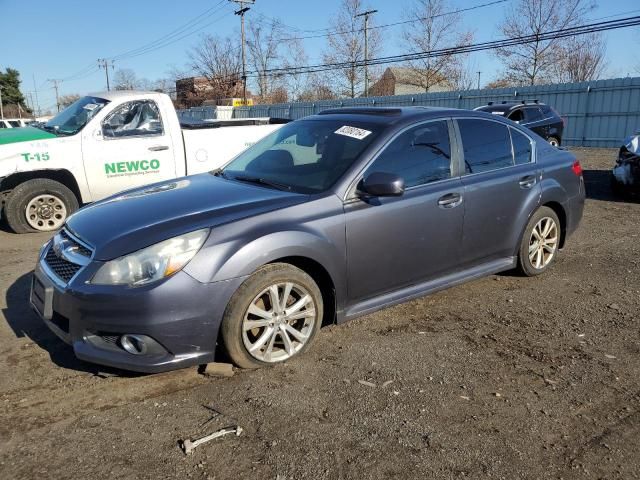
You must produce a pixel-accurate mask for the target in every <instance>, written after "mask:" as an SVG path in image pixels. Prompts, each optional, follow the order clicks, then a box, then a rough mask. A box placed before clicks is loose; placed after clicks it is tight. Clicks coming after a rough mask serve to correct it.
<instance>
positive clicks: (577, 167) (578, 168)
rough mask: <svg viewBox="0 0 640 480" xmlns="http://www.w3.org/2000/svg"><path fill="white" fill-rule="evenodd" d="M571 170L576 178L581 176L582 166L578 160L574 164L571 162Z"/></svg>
mask: <svg viewBox="0 0 640 480" xmlns="http://www.w3.org/2000/svg"><path fill="white" fill-rule="evenodd" d="M571 170H573V173H575V174H576V175H577V176H578V177H580V176H582V165H580V160H576V161H575V162H573V165H571Z"/></svg>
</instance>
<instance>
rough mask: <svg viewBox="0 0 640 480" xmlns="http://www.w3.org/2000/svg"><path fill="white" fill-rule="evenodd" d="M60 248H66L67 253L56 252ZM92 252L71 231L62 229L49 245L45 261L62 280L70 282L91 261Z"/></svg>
mask: <svg viewBox="0 0 640 480" xmlns="http://www.w3.org/2000/svg"><path fill="white" fill-rule="evenodd" d="M54 246H55V247H56V248H54ZM58 248H62V249H64V252H66V255H62V254H61V255H58V254H57V253H56V249H58ZM92 253H93V252H92V251H91V249H89V248H87V247H86V246H84V245H82V244H81V243H80V242H79V241H78V240H76V239H75V238H74V237H73V236H71V235H70V234H69V232H67V231H66V230H61V231H60V232H58V234H57V235H56V236H55V237H54V239H53V243H52V244H51V245H50V246H49V250H47V253H46V254H45V256H44V263H45V264H46V266H47V267H49V269H50V270H51V271H52V272H53V274H54V275H56V276H57V277H58V278H59V279H60V280H62V281H63V282H64V283H69V281H70V280H71V279H72V278H73V276H74V275H75V274H76V273H78V272H79V271H80V270H81V269H82V268H83V267H84V265H86V264H87V263H89V259H90V258H91V255H92ZM82 257H85V258H82ZM67 258H68V259H69V260H67Z"/></svg>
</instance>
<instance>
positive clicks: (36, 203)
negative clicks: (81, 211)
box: [4, 178, 78, 233]
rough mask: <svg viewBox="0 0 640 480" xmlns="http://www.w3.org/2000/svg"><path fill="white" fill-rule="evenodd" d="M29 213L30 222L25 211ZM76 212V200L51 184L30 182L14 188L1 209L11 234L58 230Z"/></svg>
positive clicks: (40, 179)
mask: <svg viewBox="0 0 640 480" xmlns="http://www.w3.org/2000/svg"><path fill="white" fill-rule="evenodd" d="M28 207H29V208H30V209H32V211H33V213H32V215H31V217H30V218H28V217H27V208H28ZM76 210H78V199H77V198H76V196H75V195H74V194H73V192H72V191H71V190H69V189H68V188H67V187H66V186H64V185H63V184H61V183H60V182H56V181H55V180H49V179H46V178H34V179H32V180H27V181H26V182H24V183H21V184H20V185H18V186H17V187H16V188H14V189H13V190H12V191H11V193H10V194H9V197H8V198H7V201H6V203H5V205H4V211H5V216H6V218H7V223H8V224H9V227H10V228H11V229H12V230H13V231H14V232H15V233H29V232H37V231H39V232H50V231H54V230H58V229H59V228H60V227H62V225H63V224H64V222H65V221H66V219H67V217H68V216H69V215H71V214H72V213H73V212H75V211H76Z"/></svg>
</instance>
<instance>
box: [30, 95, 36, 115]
mask: <svg viewBox="0 0 640 480" xmlns="http://www.w3.org/2000/svg"><path fill="white" fill-rule="evenodd" d="M29 98H30V99H31V117H32V118H33V121H34V122H35V121H36V106H35V104H34V103H33V92H29Z"/></svg>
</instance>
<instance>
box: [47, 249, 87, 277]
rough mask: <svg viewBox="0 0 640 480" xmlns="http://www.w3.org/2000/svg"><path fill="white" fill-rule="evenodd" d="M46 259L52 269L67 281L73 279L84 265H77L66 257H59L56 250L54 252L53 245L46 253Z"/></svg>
mask: <svg viewBox="0 0 640 480" xmlns="http://www.w3.org/2000/svg"><path fill="white" fill-rule="evenodd" d="M44 261H45V263H46V264H47V266H48V267H49V268H50V269H51V271H52V272H53V273H55V274H56V275H57V276H58V278H60V279H61V280H63V281H64V282H65V283H67V282H68V281H69V280H71V279H72V278H73V276H74V275H75V274H76V273H78V271H79V270H80V269H81V268H82V265H76V264H75V263H71V262H69V261H68V260H65V259H64V258H60V257H58V256H57V255H56V252H54V251H53V248H51V247H49V251H48V252H47V254H46V255H45V257H44Z"/></svg>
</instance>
